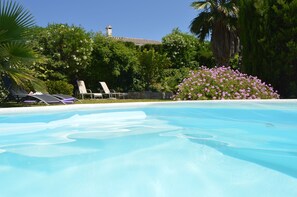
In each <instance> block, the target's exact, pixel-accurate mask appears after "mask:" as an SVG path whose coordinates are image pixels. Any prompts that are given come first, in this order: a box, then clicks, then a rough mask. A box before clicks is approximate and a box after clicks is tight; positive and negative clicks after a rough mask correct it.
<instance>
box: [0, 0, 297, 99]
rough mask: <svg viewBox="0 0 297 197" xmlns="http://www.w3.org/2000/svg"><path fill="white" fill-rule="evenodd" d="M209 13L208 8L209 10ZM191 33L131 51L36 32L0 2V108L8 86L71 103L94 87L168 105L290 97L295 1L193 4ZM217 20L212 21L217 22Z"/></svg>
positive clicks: (295, 90) (46, 30) (56, 28)
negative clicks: (148, 96)
mask: <svg viewBox="0 0 297 197" xmlns="http://www.w3.org/2000/svg"><path fill="white" fill-rule="evenodd" d="M210 5H211V6H210ZM192 7H193V8H194V9H197V10H201V13H200V14H199V15H198V16H197V18H195V19H194V20H193V21H192V23H191V24H190V31H191V33H185V32H181V31H180V30H179V29H178V28H176V29H173V30H172V32H170V33H169V34H167V35H165V36H164V37H163V39H162V42H161V44H159V45H153V44H151V45H143V46H137V45H135V44H134V43H132V42H122V41H119V40H116V39H112V38H110V37H107V36H106V35H104V34H103V33H102V32H87V31H86V30H85V29H83V27H77V26H74V25H69V24H49V25H48V26H47V27H39V26H35V24H34V21H33V16H32V15H31V14H30V12H29V11H27V10H26V9H25V8H23V7H22V6H21V5H19V4H17V3H13V2H11V1H1V13H0V19H1V20H0V29H1V32H0V74H1V79H0V101H1V102H2V103H5V102H8V100H7V98H8V97H7V96H8V93H9V90H8V88H7V85H5V81H6V80H7V79H9V80H10V81H13V83H15V84H17V85H18V86H21V87H23V88H24V89H26V91H28V92H30V91H39V92H48V93H50V94H56V93H62V94H67V95H74V96H78V95H77V94H76V93H77V87H76V81H77V80H84V81H85V83H86V86H87V87H88V88H90V89H92V90H93V91H94V92H97V91H99V90H98V87H99V84H98V82H99V81H105V82H106V83H107V84H108V86H109V87H111V88H113V89H115V90H116V91H119V92H170V93H172V94H173V95H174V96H173V97H172V99H174V100H222V99H277V98H296V97H297V56H296V54H297V40H296V39H297V29H296V24H297V17H296V16H295V13H296V12H297V1H296V0H295V1H257V0H254V1H252V0H249V1H244V0H241V1H224V3H223V2H221V3H218V2H217V1H213V0H208V1H197V2H193V4H192ZM218 13H219V14H218Z"/></svg>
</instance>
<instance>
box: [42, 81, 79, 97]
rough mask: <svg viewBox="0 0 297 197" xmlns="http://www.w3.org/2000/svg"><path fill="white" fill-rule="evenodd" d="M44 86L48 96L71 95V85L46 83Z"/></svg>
mask: <svg viewBox="0 0 297 197" xmlns="http://www.w3.org/2000/svg"><path fill="white" fill-rule="evenodd" d="M46 86H47V90H48V93H50V94H67V95H72V94H73V89H74V87H73V85H72V84H69V83H67V82H65V81H47V82H46Z"/></svg>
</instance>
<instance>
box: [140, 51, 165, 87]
mask: <svg viewBox="0 0 297 197" xmlns="http://www.w3.org/2000/svg"><path fill="white" fill-rule="evenodd" d="M169 66H170V61H169V59H168V58H167V57H166V55H164V54H160V53H158V52H156V51H155V50H154V49H151V50H146V49H145V50H143V51H142V52H141V53H140V54H139V67H138V71H137V73H139V74H140V73H141V80H142V81H143V82H144V87H145V90H154V89H157V90H158V88H157V85H158V84H160V83H161V80H162V79H163V77H164V69H165V68H167V67H169Z"/></svg>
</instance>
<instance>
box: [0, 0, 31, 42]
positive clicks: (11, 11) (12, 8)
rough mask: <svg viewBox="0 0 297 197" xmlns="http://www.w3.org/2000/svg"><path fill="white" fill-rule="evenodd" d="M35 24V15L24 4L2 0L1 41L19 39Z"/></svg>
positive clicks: (0, 3) (0, 10) (0, 6)
mask: <svg viewBox="0 0 297 197" xmlns="http://www.w3.org/2000/svg"><path fill="white" fill-rule="evenodd" d="M33 25H34V20H33V16H32V15H31V14H30V13H29V12H28V11H27V10H25V9H24V8H23V6H21V5H19V4H18V3H16V2H14V3H13V2H12V1H0V30H1V31H0V42H5V41H11V40H18V39H19V38H21V37H22V35H23V34H24V33H25V30H26V29H27V28H29V27H32V26H33Z"/></svg>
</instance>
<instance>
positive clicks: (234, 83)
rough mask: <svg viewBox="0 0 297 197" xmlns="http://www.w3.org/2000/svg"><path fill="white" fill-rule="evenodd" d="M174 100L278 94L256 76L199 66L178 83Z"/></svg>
mask: <svg viewBox="0 0 297 197" xmlns="http://www.w3.org/2000/svg"><path fill="white" fill-rule="evenodd" d="M174 98H175V99H176V100H177V99H181V100H217V99H271V98H279V95H278V94H277V92H276V91H274V90H273V88H272V87H271V86H270V85H266V84H265V83H263V82H262V81H261V80H259V79H258V78H257V77H253V76H248V75H246V74H242V73H240V72H239V71H238V70H232V69H231V68H230V67H215V68H211V69H209V68H205V67H203V68H201V69H199V70H198V71H192V72H190V75H189V77H188V78H186V79H184V80H183V82H182V83H181V84H180V85H179V89H178V92H177V94H176V95H175V97H174Z"/></svg>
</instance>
